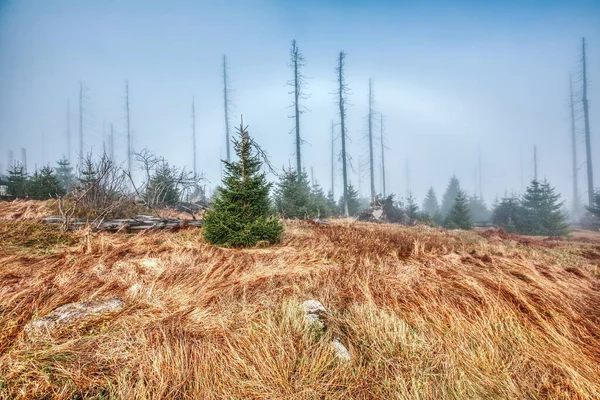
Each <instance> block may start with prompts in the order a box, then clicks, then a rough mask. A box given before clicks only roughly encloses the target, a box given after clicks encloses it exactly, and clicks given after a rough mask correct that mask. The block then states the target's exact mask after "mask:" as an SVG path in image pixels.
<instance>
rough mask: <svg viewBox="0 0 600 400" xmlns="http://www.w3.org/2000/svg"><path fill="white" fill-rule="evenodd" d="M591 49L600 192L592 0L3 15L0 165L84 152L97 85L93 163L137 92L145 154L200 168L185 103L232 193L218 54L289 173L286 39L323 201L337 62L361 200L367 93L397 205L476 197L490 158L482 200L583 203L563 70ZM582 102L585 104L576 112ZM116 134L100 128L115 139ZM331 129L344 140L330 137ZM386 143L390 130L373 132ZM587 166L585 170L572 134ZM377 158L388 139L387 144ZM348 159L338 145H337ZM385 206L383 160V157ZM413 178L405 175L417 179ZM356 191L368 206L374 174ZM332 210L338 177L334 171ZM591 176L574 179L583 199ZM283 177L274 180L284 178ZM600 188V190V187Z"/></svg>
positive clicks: (84, 9) (35, 1)
mask: <svg viewBox="0 0 600 400" xmlns="http://www.w3.org/2000/svg"><path fill="white" fill-rule="evenodd" d="M584 36H585V37H586V40H587V41H588V48H587V51H588V71H589V79H590V89H589V98H590V124H591V131H592V145H593V148H592V153H593V156H594V157H595V158H594V162H595V164H594V169H595V171H596V176H597V178H596V182H600V165H599V163H600V158H599V157H598V155H600V142H599V141H598V138H597V135H596V133H597V132H600V102H599V101H598V99H600V2H599V1H597V0H590V1H578V0H572V1H553V0H546V1H510V0H509V1H497V2H492V1H489V2H488V1H460V2H450V1H420V2H417V1H412V2H411V1H402V2H401V1H358V0H347V1H329V0H320V1H317V0H304V1H283V0H281V1H275V0H272V1H261V0H254V1H150V0H144V1H111V0H104V1H75V0H72V1H67V0H64V1H63V0H21V1H16V0H15V1H10V0H0V162H2V163H3V165H4V166H5V167H6V165H7V153H8V149H12V150H13V151H14V153H15V158H17V157H20V149H21V148H22V147H25V148H27V151H28V167H29V170H30V171H31V170H33V169H34V166H35V165H36V164H37V165H38V166H40V165H41V164H44V163H48V162H52V163H53V162H54V161H55V160H57V159H58V158H59V157H60V155H61V154H63V153H66V151H67V140H66V130H67V103H68V102H70V108H71V121H70V126H71V136H72V154H71V156H72V157H73V159H76V157H77V152H78V148H79V144H78V118H79V114H78V96H79V81H80V80H81V81H83V82H84V84H85V88H86V90H85V102H84V117H85V118H84V145H85V146H84V148H85V151H89V150H90V149H92V150H94V151H95V152H100V151H101V150H102V134H103V129H104V130H105V132H106V133H108V130H109V127H110V124H111V123H112V124H114V128H115V135H116V139H115V140H116V143H115V147H116V149H115V152H116V156H117V159H118V160H119V161H120V162H123V161H124V160H125V157H126V140H125V106H124V92H125V81H126V80H127V79H128V80H129V87H130V103H131V104H130V107H131V126H132V129H133V132H134V148H135V149H136V150H140V149H142V148H143V147H148V148H149V149H150V150H152V151H154V152H156V153H157V154H159V155H162V156H164V157H166V158H167V159H168V160H169V161H170V162H171V163H173V164H176V165H181V166H187V167H188V168H191V167H192V148H191V103H192V97H193V96H195V98H196V118H197V136H198V146H197V149H198V150H197V151H198V154H199V156H198V169H199V170H201V171H203V172H204V173H205V175H206V177H207V178H208V179H209V181H210V184H211V185H212V186H215V185H217V184H218V183H219V181H220V171H221V167H220V159H221V158H224V157H225V133H224V117H223V99H222V73H221V69H222V65H221V62H222V56H223V55H227V58H228V64H229V68H228V69H229V78H230V86H231V88H232V100H233V104H234V107H233V112H232V115H231V122H232V124H233V125H235V124H239V116H240V114H243V115H244V123H245V124H248V125H249V131H250V134H251V135H252V136H253V137H254V138H255V139H256V141H257V142H258V143H259V144H261V145H262V146H263V148H264V149H265V150H267V151H268V153H269V154H270V155H271V160H272V163H273V164H274V165H275V166H277V167H281V166H283V165H286V166H287V165H288V163H289V162H291V163H292V164H293V163H294V160H295V155H294V151H295V148H294V137H293V135H292V134H290V132H291V131H292V129H293V126H294V124H293V120H292V119H291V118H289V116H291V115H292V110H291V109H290V108H289V105H290V103H291V100H292V96H291V95H290V94H289V90H290V88H288V87H287V86H286V81H287V80H289V79H290V78H291V77H292V70H291V69H290V68H289V66H288V62H289V47H290V41H291V40H292V39H296V40H297V42H298V45H299V47H300V49H301V51H302V53H303V54H304V57H305V59H306V67H305V69H304V71H303V72H304V74H305V75H306V76H307V77H308V80H307V81H308V87H307V92H308V93H310V95H311V96H310V98H308V99H306V100H304V101H303V103H302V104H303V105H304V106H306V108H307V109H308V111H307V112H306V113H305V114H303V115H302V120H301V133H302V136H303V138H304V140H306V143H305V144H304V145H303V147H302V158H303V162H304V165H305V166H306V167H307V172H308V173H309V174H310V167H313V168H314V177H315V179H316V180H318V181H319V182H320V183H321V184H322V186H324V187H325V188H326V189H329V188H330V186H331V179H330V172H329V171H330V162H331V160H330V143H329V137H330V129H331V122H332V120H333V121H335V122H336V123H337V122H338V119H339V117H338V115H337V106H336V103H335V96H334V95H333V92H334V91H335V88H336V82H335V78H336V76H335V66H336V58H337V55H338V53H339V51H340V50H344V51H345V52H346V53H347V59H346V71H347V75H346V80H347V83H348V86H349V87H350V89H351V92H350V95H349V98H348V101H349V103H350V106H349V107H348V110H347V114H348V119H347V127H348V136H349V138H350V139H351V143H350V145H349V154H350V155H351V157H352V159H353V166H354V171H353V172H352V173H351V178H350V179H351V182H352V183H353V184H354V185H355V186H356V187H358V186H359V178H358V171H359V160H361V159H364V156H365V154H366V141H365V139H364V136H365V133H366V130H367V119H366V116H367V113H368V105H367V100H368V80H369V78H372V79H373V85H374V93H375V109H376V111H377V112H378V113H379V112H380V113H382V114H383V116H384V119H385V135H386V142H387V147H388V149H387V150H386V171H387V188H388V193H390V192H394V193H397V194H399V195H402V196H404V195H405V194H406V191H407V186H408V187H409V188H410V190H411V191H412V192H413V193H414V194H415V196H416V197H417V199H418V201H419V202H421V201H422V199H423V196H424V195H425V192H426V191H427V189H428V188H429V186H433V187H434V188H435V189H436V191H437V192H438V196H440V197H441V194H442V192H443V190H444V188H445V186H446V184H447V182H448V179H449V178H450V176H451V175H452V174H456V175H457V177H458V178H459V179H460V181H461V184H462V186H463V188H464V189H466V190H467V191H468V192H470V193H472V192H474V191H475V190H476V189H477V163H478V156H477V154H478V151H477V149H478V147H480V148H481V155H482V171H483V193H484V197H485V199H486V200H487V201H488V202H491V201H492V200H493V198H494V197H496V196H501V195H503V194H504V192H505V191H509V192H510V191H513V190H514V191H520V190H521V184H522V180H521V167H520V166H521V164H522V169H523V175H524V176H523V180H524V181H525V182H524V183H525V184H526V183H527V181H528V180H529V179H531V177H532V175H533V161H532V160H533V146H534V144H536V145H537V147H538V159H539V163H538V165H539V167H538V169H539V175H540V177H546V178H547V179H549V180H550V181H551V183H553V184H554V185H555V186H557V188H558V190H559V191H560V192H561V193H562V194H563V195H564V196H563V198H567V199H570V197H571V192H572V189H571V187H572V186H571V185H572V183H571V149H570V120H569V109H568V100H569V73H571V72H573V73H574V74H575V79H576V83H575V84H576V88H577V89H578V92H579V91H580V90H579V88H580V86H581V85H580V82H579V80H578V75H577V73H578V72H579V70H580V66H579V64H578V62H579V58H580V53H581V38H582V37H584ZM580 105H581V101H580V96H579V97H578V103H577V107H578V109H579V108H580ZM103 127H104V128H103ZM336 131H339V128H338V127H336ZM377 133H379V132H377ZM578 138H579V147H578V152H579V163H580V164H583V163H584V161H585V160H584V157H583V156H584V149H583V144H584V139H583V126H582V124H581V123H579V122H578ZM376 145H377V146H379V142H377V143H376ZM336 146H337V151H339V141H338V143H337V144H336ZM376 154H377V157H376V162H377V165H378V171H377V174H376V176H377V177H376V188H377V189H378V191H380V188H381V179H380V173H379V165H380V156H379V154H380V149H379V147H377V149H376ZM407 164H408V170H409V173H408V178H407V173H406V171H407V169H406V166H407ZM363 173H364V178H363V179H362V184H361V190H362V193H363V195H367V194H368V187H369V186H368V181H367V174H366V170H364V171H363ZM336 175H337V176H336V181H337V182H336V183H337V184H336V195H339V194H340V193H341V168H340V167H339V166H337V167H336ZM585 178H586V176H585V167H583V168H582V169H581V173H580V188H581V194H582V198H585V191H584V190H585V184H584V182H585ZM272 179H275V178H274V177H272ZM598 186H600V185H598Z"/></svg>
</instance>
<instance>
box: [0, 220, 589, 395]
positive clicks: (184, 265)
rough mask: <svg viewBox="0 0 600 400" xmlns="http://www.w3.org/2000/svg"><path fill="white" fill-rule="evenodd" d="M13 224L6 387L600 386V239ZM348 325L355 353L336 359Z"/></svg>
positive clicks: (381, 391)
mask: <svg viewBox="0 0 600 400" xmlns="http://www.w3.org/2000/svg"><path fill="white" fill-rule="evenodd" d="M6 224H7V222H6V221H1V222H0V227H1V229H0V242H2V243H10V244H11V245H10V246H1V247H0V304H1V306H0V397H2V398H23V399H25V398H27V399H31V398H59V399H71V398H75V397H77V396H78V398H94V399H106V398H123V399H129V398H138V399H158V398H165V399H175V398H181V399H188V398H189V399H195V398H197V399H211V398H260V399H279V398H286V399H310V398H339V399H341V398H372V399H395V398H398V399H408V398H428V399H442V398H506V399H515V398H599V397H600V325H599V322H600V321H599V317H600V294H599V291H598V289H600V285H598V275H597V273H596V271H595V269H596V268H597V266H596V264H595V263H596V262H597V260H596V256H595V255H594V254H600V252H599V251H598V245H600V240H597V239H596V240H597V241H596V242H595V243H591V242H587V241H586V242H579V241H577V239H572V240H565V241H554V242H553V245H552V246H543V245H539V243H538V241H535V242H527V243H523V242H522V241H520V240H518V238H519V237H513V236H512V235H511V236H510V237H506V238H504V237H501V235H500V236H499V235H496V234H484V235H483V236H486V237H483V236H481V235H479V234H477V233H474V232H448V231H443V230H435V229H431V228H426V227H411V228H405V227H399V226H391V225H372V224H366V223H355V224H348V223H347V221H343V220H342V221H339V222H336V223H333V224H331V225H328V226H320V225H309V224H306V223H299V222H295V223H288V224H287V226H286V232H285V234H284V239H283V241H282V243H281V245H278V246H275V247H270V248H264V249H249V250H234V249H222V248H217V247H214V246H211V245H208V244H207V243H205V242H204V240H203V239H202V232H201V230H200V229H185V230H181V231H178V232H175V233H170V232H147V233H144V234H138V235H128V234H107V233H97V234H89V233H87V234H84V233H82V232H80V233H68V234H66V235H70V236H69V237H70V240H69V241H65V240H63V239H61V240H51V241H48V242H43V241H36V242H35V244H36V247H35V248H36V251H35V252H24V251H22V250H23V248H24V246H25V247H26V245H23V246H19V245H18V240H16V239H15V238H18V237H20V236H19V235H25V234H26V236H28V237H33V236H35V234H33V233H32V231H31V230H32V229H34V228H35V226H36V224H33V225H32V224H27V223H22V222H18V223H17V222H13V223H9V224H10V225H6ZM37 226H38V228H39V229H50V228H48V227H43V228H42V225H37ZM61 235H65V234H61ZM60 237H62V236H60ZM44 246H46V249H45V250H46V251H40V250H41V248H43V247H44ZM113 297H119V298H121V299H123V300H125V301H126V303H127V306H126V307H125V309H124V310H123V311H122V312H121V313H119V314H117V315H116V316H111V317H110V318H103V319H96V320H88V321H85V322H79V323H78V324H77V325H73V326H64V327H63V328H61V329H58V330H55V331H53V332H51V333H50V334H48V335H44V336H35V337H34V336H31V335H29V334H28V333H27V332H26V331H25V330H24V326H25V324H27V323H28V322H30V321H31V320H32V319H33V318H34V317H37V316H43V315H46V314H47V313H49V312H50V311H52V310H53V309H55V308H57V307H59V306H61V305H63V304H65V303H69V302H73V301H83V300H95V299H108V298H113ZM311 298H314V299H317V300H319V301H321V302H322V303H323V304H324V305H325V306H326V307H327V308H328V309H329V310H330V311H331V315H330V316H329V320H328V323H329V329H328V330H327V331H326V332H325V334H324V336H325V337H320V338H319V337H315V334H314V332H312V331H311V330H310V328H309V327H307V326H306V325H305V323H304V319H303V315H302V311H301V310H300V309H299V304H300V303H301V302H302V301H304V300H306V299H311ZM338 336H339V337H340V338H341V339H340V340H341V342H342V343H343V344H344V345H345V346H346V347H348V349H349V350H350V353H351V354H352V356H353V358H352V360H351V361H350V362H349V363H345V364H344V363H339V362H337V361H336V359H335V357H333V354H332V350H331V348H330V346H329V343H330V342H331V338H332V337H338Z"/></svg>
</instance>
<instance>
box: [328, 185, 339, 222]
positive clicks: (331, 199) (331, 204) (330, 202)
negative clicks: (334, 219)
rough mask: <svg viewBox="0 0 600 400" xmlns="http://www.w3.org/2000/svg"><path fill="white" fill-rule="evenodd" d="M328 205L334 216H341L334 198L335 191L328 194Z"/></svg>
mask: <svg viewBox="0 0 600 400" xmlns="http://www.w3.org/2000/svg"><path fill="white" fill-rule="evenodd" d="M327 205H328V206H329V211H330V213H331V215H332V216H334V215H335V216H339V215H340V214H341V212H340V209H339V207H338V205H337V203H336V202H335V197H333V191H332V190H329V191H328V192H327Z"/></svg>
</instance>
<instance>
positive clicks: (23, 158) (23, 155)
mask: <svg viewBox="0 0 600 400" xmlns="http://www.w3.org/2000/svg"><path fill="white" fill-rule="evenodd" d="M21 165H22V166H23V168H25V171H27V150H26V149H25V147H22V148H21Z"/></svg>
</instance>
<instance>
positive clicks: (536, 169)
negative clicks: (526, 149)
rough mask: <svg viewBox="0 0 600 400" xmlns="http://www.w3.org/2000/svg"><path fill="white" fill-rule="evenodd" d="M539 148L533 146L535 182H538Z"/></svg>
mask: <svg viewBox="0 0 600 400" xmlns="http://www.w3.org/2000/svg"><path fill="white" fill-rule="evenodd" d="M537 167H538V164H537V146H533V180H534V181H537V180H538V168H537Z"/></svg>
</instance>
